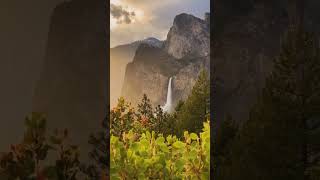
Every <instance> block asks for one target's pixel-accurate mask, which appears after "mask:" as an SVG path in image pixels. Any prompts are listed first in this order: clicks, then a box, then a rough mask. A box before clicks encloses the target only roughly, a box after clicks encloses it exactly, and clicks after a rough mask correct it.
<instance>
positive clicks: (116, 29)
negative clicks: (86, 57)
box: [110, 0, 210, 47]
mask: <svg viewBox="0 0 320 180" xmlns="http://www.w3.org/2000/svg"><path fill="white" fill-rule="evenodd" d="M111 3H112V4H113V5H114V6H113V8H114V9H113V10H114V11H113V13H112V14H110V23H111V24H110V30H111V40H110V41H111V42H110V43H111V47H113V46H116V45H120V44H126V43H131V42H133V41H136V40H141V39H144V38H147V37H155V38H158V39H160V40H164V39H165V38H166V35H167V33H168V31H169V28H170V27H171V25H172V21H173V19H174V17H175V16H176V15H177V14H179V13H190V14H194V15H199V14H200V15H201V16H203V14H204V13H205V11H206V12H207V11H209V9H210V0H111ZM132 13H133V14H132Z"/></svg>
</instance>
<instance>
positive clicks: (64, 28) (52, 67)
mask: <svg viewBox="0 0 320 180" xmlns="http://www.w3.org/2000/svg"><path fill="white" fill-rule="evenodd" d="M105 7H106V6H105V1H104V0H90V1H87V0H72V1H69V2H64V3H62V4H60V5H59V6H57V7H56V8H55V10H54V12H53V15H52V17H51V25H50V31H49V34H48V41H47V50H46V54H45V58H44V66H43V68H42V73H41V75H40V78H39V80H38V82H37V84H36V88H35V91H34V96H33V111H37V112H45V113H47V116H48V127H49V128H50V129H49V130H53V129H54V128H68V129H69V130H70V136H71V139H72V140H73V142H74V143H75V144H78V145H80V148H81V149H82V150H86V148H87V147H88V146H89V145H88V143H87V140H88V137H89V133H92V132H94V131H95V130H96V129H97V128H98V127H100V123H101V122H102V120H103V119H104V118H105V116H106V113H107V102H108V101H109V100H108V99H109V97H108V91H109V88H108V79H107V78H108V68H107V53H106V51H107V49H108V48H107V47H106V44H107V43H106V41H107V39H106V34H107V33H106V31H105V30H106V29H105V22H106V16H105V12H106V9H105ZM84 156H85V153H84Z"/></svg>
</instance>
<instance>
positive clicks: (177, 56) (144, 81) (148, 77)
mask: <svg viewBox="0 0 320 180" xmlns="http://www.w3.org/2000/svg"><path fill="white" fill-rule="evenodd" d="M209 44H210V33H209V23H208V22H207V21H205V20H202V19H200V18H197V17H194V16H192V15H189V14H180V15H177V16H176V17H175V19H174V22H173V25H172V27H171V29H170V31H169V33H168V35H167V39H166V40H165V41H164V45H163V46H158V47H155V46H150V45H140V46H139V48H138V50H137V51H136V54H135V57H134V59H133V61H132V62H131V63H129V64H128V65H127V67H126V74H125V80H124V84H123V89H122V96H124V97H125V98H126V99H127V100H129V101H130V102H132V103H133V104H134V105H136V104H137V103H138V102H139V101H140V99H141V98H142V96H143V94H147V96H148V97H149V98H150V100H151V103H152V104H153V105H164V104H165V101H166V94H167V88H168V87H167V86H168V82H169V79H170V77H173V78H172V87H173V104H175V103H177V101H178V100H181V99H182V100H183V99H185V98H186V97H187V95H188V94H189V93H190V91H191V88H192V87H193V85H194V83H195V80H196V79H197V77H198V74H199V72H200V71H201V69H203V68H206V69H207V71H209V68H210V66H209V64H210V58H209V55H210V49H209Z"/></svg>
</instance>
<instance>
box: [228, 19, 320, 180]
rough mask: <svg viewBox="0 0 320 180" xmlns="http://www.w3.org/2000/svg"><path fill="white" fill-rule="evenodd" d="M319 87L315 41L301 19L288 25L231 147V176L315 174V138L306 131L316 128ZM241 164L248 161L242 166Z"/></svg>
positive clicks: (299, 176) (319, 115) (319, 67)
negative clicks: (246, 117)
mask: <svg viewBox="0 0 320 180" xmlns="http://www.w3.org/2000/svg"><path fill="white" fill-rule="evenodd" d="M319 90H320V58H319V47H318V41H317V39H316V38H315V36H314V34H312V33H309V32H306V31H304V29H303V27H302V26H301V25H300V24H298V25H296V26H290V28H289V30H288V32H287V34H286V35H285V38H284V41H283V43H282V49H281V52H280V55H279V57H278V58H276V59H275V61H274V71H273V72H272V74H271V76H270V77H269V78H268V79H267V81H266V86H265V89H264V90H263V93H262V96H261V97H260V98H259V101H258V103H257V105H256V106H255V108H254V109H253V110H252V113H251V115H250V119H249V121H248V122H246V124H245V125H244V127H243V128H242V130H241V133H240V139H239V140H238V142H239V143H238V145H237V147H236V148H234V150H233V151H234V152H233V158H232V159H233V160H234V162H233V165H234V168H233V169H234V172H233V174H234V176H236V177H238V179H247V180H250V179H261V180H264V179H265V180H269V179H273V180H278V179H279V180H283V179H290V180H295V179H296V180H300V179H305V180H310V177H311V176H312V174H313V173H314V172H312V171H311V170H312V169H313V167H314V165H313V163H311V161H314V160H311V159H314V158H315V157H317V156H318V157H319V152H320V151H319V143H314V142H316V141H317V142H319V140H318V139H315V138H316V136H315V135H312V134H311V133H310V132H311V131H310V130H312V129H317V128H319V118H320V91H319ZM310 121H316V122H317V123H313V125H311V123H310ZM318 137H319V136H318ZM317 162H319V161H317ZM243 163H246V164H247V166H243V165H242V166H241V164H243ZM237 166H239V167H237ZM237 168H238V170H236V169H237ZM230 179H232V178H230ZM234 179H236V178H234Z"/></svg>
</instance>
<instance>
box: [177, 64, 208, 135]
mask: <svg viewBox="0 0 320 180" xmlns="http://www.w3.org/2000/svg"><path fill="white" fill-rule="evenodd" d="M209 102H210V82H209V75H208V74H207V72H206V71H205V70H202V71H201V72H200V74H199V76H198V79H197V81H196V83H195V85H194V86H193V88H192V91H191V94H190V95H189V96H188V98H187V99H186V101H185V102H184V104H183V106H182V107H181V110H180V112H179V113H178V114H177V121H178V126H179V128H180V132H183V130H188V131H191V132H196V133H199V132H200V131H201V128H202V124H203V122H205V121H206V120H207V119H208V118H209V114H210V111H209V109H210V103H209Z"/></svg>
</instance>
